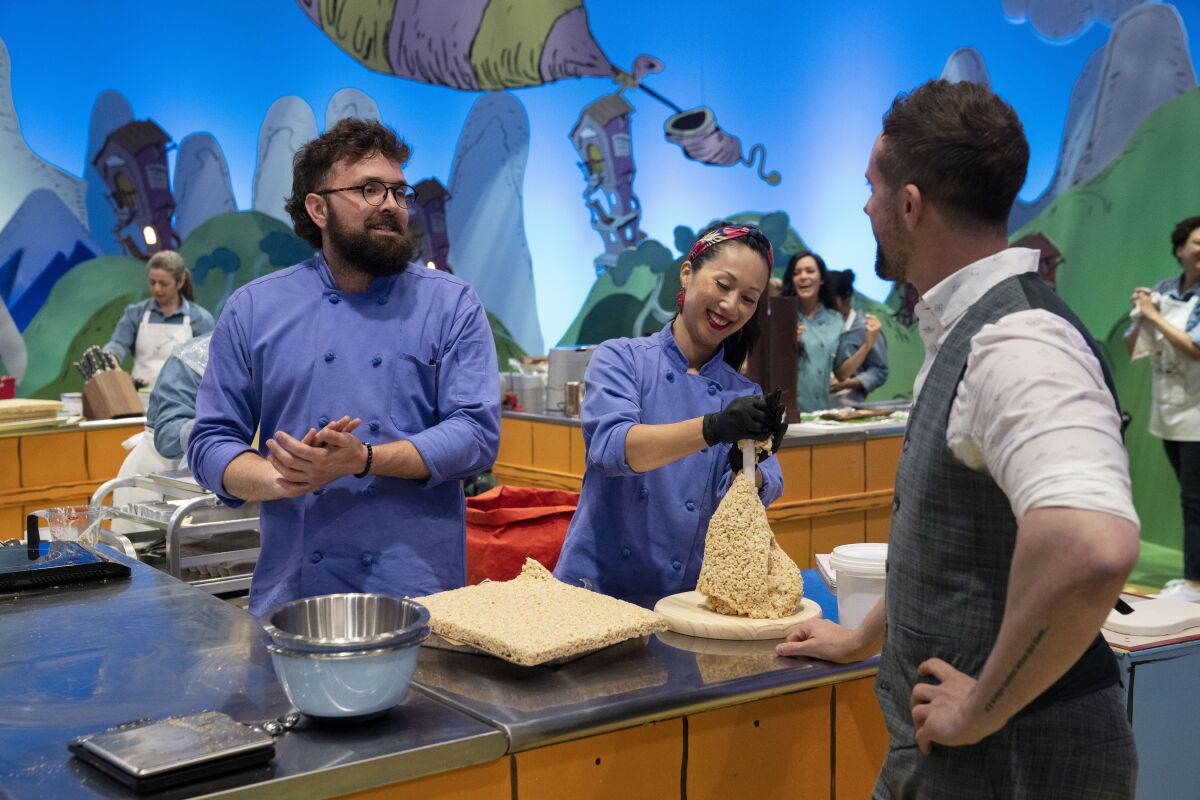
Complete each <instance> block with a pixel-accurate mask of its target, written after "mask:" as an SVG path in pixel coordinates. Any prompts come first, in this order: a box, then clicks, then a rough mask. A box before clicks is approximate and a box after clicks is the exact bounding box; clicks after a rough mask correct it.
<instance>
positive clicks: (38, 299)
mask: <svg viewBox="0 0 1200 800" xmlns="http://www.w3.org/2000/svg"><path fill="white" fill-rule="evenodd" d="M99 249H100V248H99V247H98V246H97V245H96V243H95V242H94V241H93V240H92V237H91V236H90V235H89V234H88V232H87V231H86V230H85V229H84V227H83V226H82V225H80V224H79V220H78V219H76V218H75V215H74V214H72V213H71V211H70V210H69V209H68V208H67V207H66V206H65V205H63V202H62V200H60V199H59V197H58V195H57V194H55V193H54V192H52V191H50V190H49V189H38V190H37V191H35V192H33V193H32V194H30V195H29V197H27V198H26V199H25V202H24V203H22V204H21V207H20V208H18V209H17V213H16V214H14V215H13V216H12V219H10V220H9V221H8V224H7V225H5V226H4V230H3V231H0V297H3V298H4V300H5V304H6V305H7V306H8V310H9V313H10V314H11V315H12V319H13V322H14V323H15V324H16V326H17V328H18V329H19V330H25V328H26V326H28V325H29V322H30V320H32V319H33V317H34V315H35V314H36V313H37V311H38V309H39V308H41V307H42V304H43V303H44V302H45V301H46V297H47V296H48V295H49V294H50V290H51V289H52V288H53V286H54V284H55V282H56V281H57V280H58V279H59V278H61V277H62V276H63V275H65V274H67V272H68V271H70V269H71V268H72V267H74V266H75V265H76V264H78V263H79V262H81V261H86V260H88V259H89V258H93V257H94V256H95V255H96V254H97V252H98V251H99Z"/></svg>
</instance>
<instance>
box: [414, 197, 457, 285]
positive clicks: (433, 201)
mask: <svg viewBox="0 0 1200 800" xmlns="http://www.w3.org/2000/svg"><path fill="white" fill-rule="evenodd" d="M413 189H414V190H416V192H417V204H416V206H414V207H413V209H412V210H411V211H409V219H410V221H411V222H413V223H415V226H416V227H418V228H419V229H420V231H421V251H420V253H418V254H417V257H418V258H419V259H420V261H421V263H422V264H425V265H426V266H430V265H432V266H433V267H434V268H436V269H440V270H441V271H442V272H450V273H453V272H454V270H452V269H450V262H449V261H448V260H447V257H448V256H449V255H450V234H449V233H448V232H447V230H446V200H448V199H449V197H450V192H448V191H446V187H445V186H443V185H442V182H441V181H439V180H438V179H437V178H426V179H425V180H423V181H421V182H420V183H418V184H417V185H415V186H413Z"/></svg>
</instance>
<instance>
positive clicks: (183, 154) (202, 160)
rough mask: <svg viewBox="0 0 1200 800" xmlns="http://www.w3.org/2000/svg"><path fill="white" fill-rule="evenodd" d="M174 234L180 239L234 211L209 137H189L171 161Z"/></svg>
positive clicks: (221, 158)
mask: <svg viewBox="0 0 1200 800" xmlns="http://www.w3.org/2000/svg"><path fill="white" fill-rule="evenodd" d="M174 191H175V203H176V205H175V230H177V231H179V236H180V237H181V238H183V239H186V238H187V237H188V234H190V233H191V232H192V231H194V230H195V229H196V228H197V227H199V226H200V225H201V224H203V223H204V222H206V221H207V220H209V219H212V218H213V217H216V216H219V215H221V214H227V213H229V212H230V211H237V202H236V201H235V200H234V199H233V184H232V183H231V182H230V180H229V165H228V164H226V163H225V153H224V152H222V151H221V145H219V144H217V140H216V139H214V138H213V136H212V134H209V133H193V134H191V135H190V136H186V137H184V140H183V141H182V142H180V143H179V153H178V155H176V157H175V187H174Z"/></svg>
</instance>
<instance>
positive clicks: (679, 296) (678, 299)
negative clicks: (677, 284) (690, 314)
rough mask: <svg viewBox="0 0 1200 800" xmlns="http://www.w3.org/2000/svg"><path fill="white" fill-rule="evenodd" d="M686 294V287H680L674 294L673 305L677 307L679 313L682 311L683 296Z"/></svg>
mask: <svg viewBox="0 0 1200 800" xmlns="http://www.w3.org/2000/svg"><path fill="white" fill-rule="evenodd" d="M686 294H687V290H686V289H680V290H679V292H678V293H676V295H675V305H676V307H677V308H678V309H679V313H680V314H682V313H683V297H684V295H686Z"/></svg>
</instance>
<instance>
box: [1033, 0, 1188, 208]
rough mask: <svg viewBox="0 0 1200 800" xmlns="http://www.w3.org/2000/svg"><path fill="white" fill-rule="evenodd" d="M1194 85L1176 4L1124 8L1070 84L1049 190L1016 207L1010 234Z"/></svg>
mask: <svg viewBox="0 0 1200 800" xmlns="http://www.w3.org/2000/svg"><path fill="white" fill-rule="evenodd" d="M1195 86H1196V72H1195V69H1194V68H1193V66H1192V57H1191V54H1190V53H1189V51H1188V41H1187V31H1186V30H1185V28H1184V25H1183V20H1182V19H1181V18H1180V16H1179V12H1178V11H1176V10H1175V7H1174V6H1171V5H1167V4H1150V5H1139V6H1137V7H1135V8H1133V9H1132V10H1130V11H1128V12H1127V13H1126V14H1125V15H1124V16H1122V17H1121V18H1120V19H1119V20H1117V23H1116V25H1114V27H1113V31H1112V36H1111V37H1110V38H1109V40H1108V44H1106V45H1105V46H1104V47H1102V48H1101V49H1100V50H1097V51H1096V53H1095V54H1094V55H1093V56H1092V58H1091V60H1090V61H1088V64H1087V66H1086V67H1085V68H1084V70H1083V73H1082V74H1081V75H1080V77H1079V80H1078V81H1076V83H1075V88H1074V90H1073V91H1072V93H1071V104H1070V106H1069V107H1068V111H1067V122H1066V126H1065V127H1064V130H1063V141H1062V147H1061V148H1060V150H1059V156H1058V167H1057V168H1056V170H1055V173H1054V177H1053V178H1052V179H1051V181H1050V185H1049V187H1047V189H1046V191H1045V192H1043V193H1042V195H1041V196H1040V197H1038V198H1037V199H1036V200H1034V201H1032V202H1029V203H1026V202H1024V201H1022V200H1018V201H1017V202H1016V204H1015V205H1014V206H1013V210H1012V214H1011V216H1010V217H1009V230H1014V229H1016V228H1019V227H1022V226H1023V225H1025V224H1026V223H1027V222H1028V221H1029V220H1031V219H1033V218H1034V217H1036V216H1037V215H1038V214H1039V213H1041V211H1042V210H1043V209H1045V208H1046V206H1047V205H1049V204H1050V202H1051V201H1053V200H1054V198H1056V197H1058V196H1059V195H1060V194H1062V193H1063V192H1065V191H1066V190H1067V189H1069V188H1071V187H1072V186H1077V185H1079V184H1081V183H1086V182H1087V181H1090V180H1091V179H1092V178H1094V177H1096V176H1097V175H1099V174H1100V172H1101V170H1103V169H1104V168H1105V167H1106V166H1108V165H1109V163H1111V162H1112V160H1113V158H1115V157H1116V156H1117V154H1119V153H1120V152H1121V151H1122V150H1123V149H1124V148H1125V145H1126V143H1127V142H1129V139H1130V136H1131V135H1132V134H1133V132H1134V131H1135V130H1136V129H1137V127H1138V126H1139V125H1140V124H1141V123H1142V121H1143V120H1145V119H1146V117H1147V116H1148V115H1149V114H1150V113H1151V112H1153V111H1154V110H1155V109H1156V108H1158V107H1159V106H1161V105H1162V104H1163V103H1165V102H1167V101H1168V100H1171V99H1172V98H1174V97H1178V96H1179V95H1180V94H1182V93H1183V92H1186V91H1188V90H1189V89H1193V88H1195Z"/></svg>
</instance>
